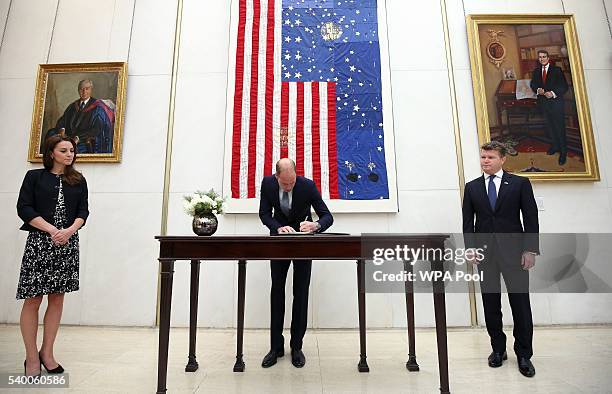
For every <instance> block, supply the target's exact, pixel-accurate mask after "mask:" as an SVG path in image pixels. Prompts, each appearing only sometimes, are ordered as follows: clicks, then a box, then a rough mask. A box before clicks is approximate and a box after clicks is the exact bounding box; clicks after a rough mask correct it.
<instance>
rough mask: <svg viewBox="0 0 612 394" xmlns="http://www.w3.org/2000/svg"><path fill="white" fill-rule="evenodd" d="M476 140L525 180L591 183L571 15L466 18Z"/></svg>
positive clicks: (590, 150) (593, 172)
mask: <svg viewBox="0 0 612 394" xmlns="http://www.w3.org/2000/svg"><path fill="white" fill-rule="evenodd" d="M467 26H468V39H469V47H470V61H471V65H472V83H473V88H474V99H475V106H476V116H477V125H478V136H479V142H480V143H481V144H482V143H485V142H488V141H499V142H502V143H503V144H505V145H506V147H507V148H508V156H507V159H506V164H505V166H504V168H506V169H507V170H508V171H511V172H514V173H517V174H520V175H525V176H527V177H529V178H531V179H532V180H542V181H543V180H557V181H559V180H567V181H576V180H584V181H598V180H599V169H598V164H597V156H596V150H595V144H594V139H593V128H592V124H591V117H590V112H589V103H588V99H587V95H586V86H585V79H584V71H583V68H582V60H581V57H580V48H579V46H578V38H577V35H576V26H575V23H574V16H573V15H469V16H468V17H467Z"/></svg>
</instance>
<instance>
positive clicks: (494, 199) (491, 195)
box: [487, 175, 497, 210]
mask: <svg viewBox="0 0 612 394" xmlns="http://www.w3.org/2000/svg"><path fill="white" fill-rule="evenodd" d="M494 179H495V175H491V176H489V190H488V191H487V195H488V196H489V204H491V209H492V210H495V203H496V202H497V189H495V182H494Z"/></svg>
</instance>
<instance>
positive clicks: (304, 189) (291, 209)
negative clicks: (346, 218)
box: [259, 158, 334, 368]
mask: <svg viewBox="0 0 612 394" xmlns="http://www.w3.org/2000/svg"><path fill="white" fill-rule="evenodd" d="M311 209H314V210H315V212H316V213H317V216H318V217H319V219H318V220H317V221H313V219H312V214H311ZM259 218H260V219H261V222H262V223H263V224H264V225H265V226H266V227H268V229H269V230H270V235H277V234H291V233H296V232H307V233H310V232H311V233H314V232H322V231H325V230H326V229H327V228H329V227H330V226H331V225H332V223H333V221H334V219H333V217H332V215H331V213H330V212H329V209H327V206H326V205H325V202H323V199H322V198H321V193H320V192H319V190H317V187H316V185H315V183H314V182H313V181H312V180H310V179H307V178H304V177H303V176H297V174H296V169H295V162H293V160H291V159H288V158H284V159H281V160H279V161H278V162H277V163H276V174H274V175H270V176H266V177H264V178H263V180H262V182H261V199H260V204H259ZM290 265H291V260H272V261H270V272H271V277H272V289H271V291H270V351H269V352H268V354H266V356H265V357H264V359H263V361H262V363H261V366H262V367H264V368H268V367H271V366H272V365H274V364H276V361H277V358H278V357H282V356H284V354H285V351H284V346H285V339H284V337H283V322H284V317H285V282H286V280H287V271H288V270H289V266H290ZM311 268H312V260H293V310H292V314H291V342H290V346H291V363H292V364H293V365H294V366H295V367H297V368H301V367H303V366H304V364H305V363H306V357H305V356H304V353H303V352H302V342H303V338H304V334H305V333H306V326H307V323H308V322H307V317H308V289H309V286H310V272H311Z"/></svg>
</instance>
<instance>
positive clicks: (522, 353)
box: [463, 141, 539, 377]
mask: <svg viewBox="0 0 612 394" xmlns="http://www.w3.org/2000/svg"><path fill="white" fill-rule="evenodd" d="M505 161H506V147H505V145H503V144H501V143H499V142H497V141H492V142H489V143H486V144H484V145H482V147H481V149H480V166H481V168H482V171H483V172H484V174H483V175H482V176H480V177H478V178H476V179H474V180H473V181H471V182H469V183H467V184H466V185H465V191H464V197H463V233H464V237H465V243H466V247H472V248H474V247H477V248H482V249H483V250H484V256H485V257H484V259H483V261H481V262H478V261H476V260H474V261H473V262H474V263H477V264H478V268H479V271H480V273H481V275H482V277H483V278H484V279H483V280H482V282H481V291H482V304H483V307H484V313H485V322H486V325H487V331H488V333H489V336H490V338H491V347H492V348H493V351H492V353H491V354H490V355H489V358H488V363H489V366H490V367H492V368H497V367H501V366H502V363H503V360H506V359H507V358H508V356H507V354H506V335H505V334H504V332H503V323H502V311H501V284H500V274H501V275H503V277H504V282H505V283H506V288H507V289H508V298H509V301H510V307H511V308H512V318H513V320H514V331H513V334H514V352H515V353H516V357H517V360H518V368H519V371H520V372H521V374H523V375H524V376H526V377H532V376H534V375H535V368H534V366H533V364H532V363H531V361H530V359H531V356H532V355H533V347H532V341H533V321H532V318H531V305H530V302H529V271H528V270H529V269H530V268H532V267H533V266H534V265H535V256H536V255H537V254H539V242H538V232H539V225H538V208H537V206H536V202H535V198H534V196H533V190H532V188H531V183H530V182H529V179H527V178H524V177H520V176H517V175H513V174H510V173H507V172H504V171H503V170H502V166H503V164H504V162H505ZM520 214H522V216H523V222H522V223H521V218H520Z"/></svg>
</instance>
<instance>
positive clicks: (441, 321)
mask: <svg viewBox="0 0 612 394" xmlns="http://www.w3.org/2000/svg"><path fill="white" fill-rule="evenodd" d="M432 268H433V270H434V271H443V269H444V267H443V265H442V262H440V261H434V262H432ZM433 298H434V313H435V317H436V339H437V342H438V368H439V369H440V393H441V394H450V389H449V382H448V345H447V341H446V300H445V295H444V282H443V281H442V279H441V278H440V279H436V280H435V281H434V283H433Z"/></svg>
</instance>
